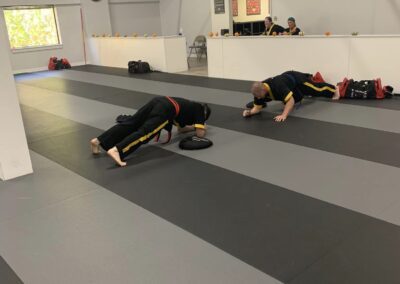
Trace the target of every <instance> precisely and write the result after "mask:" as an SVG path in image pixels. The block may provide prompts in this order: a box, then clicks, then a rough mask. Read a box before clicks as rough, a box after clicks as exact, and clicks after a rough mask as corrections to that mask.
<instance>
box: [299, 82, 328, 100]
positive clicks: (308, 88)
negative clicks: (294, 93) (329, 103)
mask: <svg viewBox="0 0 400 284" xmlns="http://www.w3.org/2000/svg"><path fill="white" fill-rule="evenodd" d="M298 89H299V90H300V91H301V92H302V93H303V95H305V96H312V97H325V98H332V97H333V95H334V94H335V86H333V85H331V84H328V83H315V82H312V81H311V80H309V81H306V82H304V83H303V84H301V85H299V86H298Z"/></svg>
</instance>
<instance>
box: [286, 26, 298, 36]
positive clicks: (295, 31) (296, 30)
mask: <svg viewBox="0 0 400 284" xmlns="http://www.w3.org/2000/svg"><path fill="white" fill-rule="evenodd" d="M285 32H287V33H288V34H289V35H299V34H300V32H301V30H300V29H299V28H298V27H296V28H295V30H294V31H291V30H290V28H286V29H285Z"/></svg>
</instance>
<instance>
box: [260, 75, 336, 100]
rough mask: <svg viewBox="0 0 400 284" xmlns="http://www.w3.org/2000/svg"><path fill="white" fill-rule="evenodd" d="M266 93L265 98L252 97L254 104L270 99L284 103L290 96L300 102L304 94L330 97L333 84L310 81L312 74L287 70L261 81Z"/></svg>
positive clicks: (332, 93) (332, 92) (333, 88)
mask: <svg viewBox="0 0 400 284" xmlns="http://www.w3.org/2000/svg"><path fill="white" fill-rule="evenodd" d="M262 83H263V84H264V87H265V89H266V90H267V94H266V96H265V98H261V99H258V98H256V97H254V105H255V106H263V105H265V103H266V102H268V101H270V100H278V101H282V102H283V103H284V104H286V103H287V102H288V101H289V100H290V98H293V99H294V101H295V103H297V102H300V101H301V100H302V99H303V97H304V96H313V97H327V98H332V97H333V95H334V94H335V86H333V85H331V84H328V83H325V82H323V83H316V82H313V81H312V75H311V74H307V73H301V72H297V71H287V72H285V73H282V74H281V75H278V76H275V77H272V78H268V79H266V80H264V81H263V82H262Z"/></svg>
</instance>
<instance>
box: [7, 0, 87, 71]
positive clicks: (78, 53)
mask: <svg viewBox="0 0 400 284" xmlns="http://www.w3.org/2000/svg"><path fill="white" fill-rule="evenodd" d="M56 10H57V16H58V21H59V27H60V35H61V40H62V47H61V48H56V49H54V48H53V49H48V50H36V51H24V52H16V53H12V52H11V51H10V52H9V53H10V58H11V63H12V69H13V70H14V72H29V71H36V70H43V69H47V64H48V62H49V58H50V57H51V56H57V57H59V58H61V57H65V58H67V59H68V60H69V61H70V62H71V64H72V65H74V64H82V63H83V62H84V54H83V38H82V29H81V15H80V6H79V5H67V6H57V7H56Z"/></svg>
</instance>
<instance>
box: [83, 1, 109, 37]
mask: <svg viewBox="0 0 400 284" xmlns="http://www.w3.org/2000/svg"><path fill="white" fill-rule="evenodd" d="M80 2H81V6H82V10H83V16H84V24H85V32H86V34H87V35H88V36H90V35H92V34H111V32H112V30H111V22H110V8H109V5H108V0H102V1H96V2H94V1H92V0H81V1H80Z"/></svg>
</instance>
